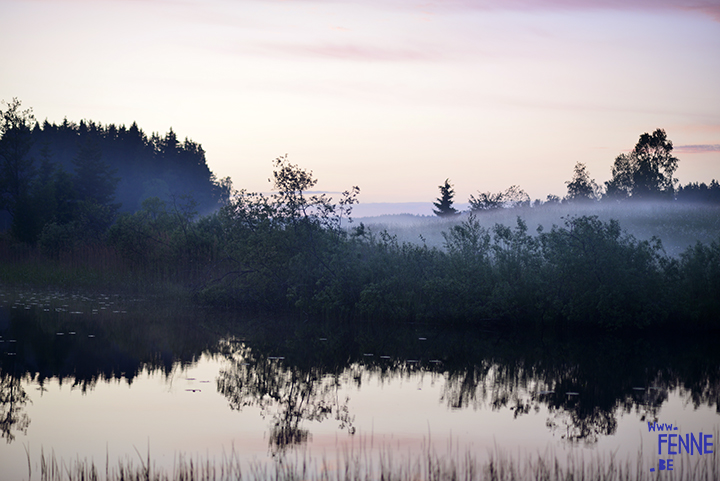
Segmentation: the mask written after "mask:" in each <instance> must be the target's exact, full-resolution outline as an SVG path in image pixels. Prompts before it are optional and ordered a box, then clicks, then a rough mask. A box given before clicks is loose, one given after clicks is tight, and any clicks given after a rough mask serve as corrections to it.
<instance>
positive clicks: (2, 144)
mask: <svg viewBox="0 0 720 481" xmlns="http://www.w3.org/2000/svg"><path fill="white" fill-rule="evenodd" d="M3 104H5V105H6V106H7V108H6V109H5V110H0V162H1V164H0V208H5V209H7V210H8V211H10V212H11V213H13V214H14V211H15V209H16V207H17V206H18V203H19V202H22V201H23V199H24V198H25V197H26V196H27V195H28V191H29V189H30V184H31V183H32V180H33V176H34V175H35V167H34V162H33V159H32V157H31V156H30V149H31V148H32V144H33V141H32V127H33V124H34V122H35V117H34V116H33V113H32V109H26V110H21V109H20V105H21V102H20V100H18V99H17V98H13V99H12V101H10V103H6V102H4V101H3Z"/></svg>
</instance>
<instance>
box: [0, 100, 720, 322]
mask: <svg viewBox="0 0 720 481" xmlns="http://www.w3.org/2000/svg"><path fill="white" fill-rule="evenodd" d="M6 105H7V107H6V108H5V109H4V110H3V111H2V115H0V119H1V123H0V133H2V137H1V138H0V161H1V162H2V164H1V165H0V201H1V202H2V208H3V209H4V210H5V212H7V213H9V214H10V215H11V216H12V225H11V228H10V230H9V231H5V232H3V233H2V234H1V235H0V259H1V260H2V262H0V279H2V280H3V282H13V281H14V282H29V283H33V284H39V285H57V284H60V285H63V286H66V287H67V286H74V285H85V286H87V285H91V286H93V287H98V286H105V287H107V288H109V289H124V290H133V289H134V290H139V291H142V292H144V293H146V292H148V291H155V292H172V293H174V295H177V294H178V293H181V295H185V296H188V297H191V298H192V299H194V300H195V301H196V302H198V303H202V304H208V305H214V306H218V305H220V306H235V307H240V308H243V309H247V310H257V311H270V312H278V311H282V312H291V313H295V314H298V313H299V314H302V315H303V316H305V317H307V316H311V315H312V316H320V317H326V318H331V319H338V320H340V319H350V320H363V319H376V320H381V321H395V322H405V321H421V322H441V323H442V322H459V323H467V322H470V323H477V322H482V323H489V324H491V325H494V326H496V327H497V326H519V325H521V324H527V323H534V324H535V325H541V326H556V327H558V328H560V329H565V328H567V327H569V326H585V327H588V326H592V327H593V328H605V329H638V328H648V327H661V326H664V327H672V328H677V327H678V326H681V327H682V328H683V329H686V328H687V329H720V237H718V235H717V232H720V228H719V227H718V223H719V222H720V221H719V220H718V219H720V216H718V215H717V209H718V207H717V206H709V207H707V208H704V209H697V208H694V207H693V208H684V207H683V206H684V205H685V206H686V205H688V204H685V203H683V202H678V201H681V200H683V198H684V197H685V196H686V198H687V200H692V201H693V202H694V201H702V202H709V201H710V200H708V199H715V198H716V197H713V196H716V195H717V192H718V191H720V186H718V183H717V182H715V181H713V182H711V183H710V186H707V185H705V184H688V185H687V186H685V187H678V186H677V180H676V179H674V178H673V174H674V172H675V170H676V168H677V164H678V159H677V158H675V157H674V156H673V155H672V142H670V141H669V140H668V139H667V136H666V134H665V132H664V131H662V130H661V129H658V130H656V131H655V132H654V133H653V134H652V135H651V134H643V135H641V136H640V140H639V141H638V144H637V145H636V147H635V149H634V150H633V151H632V152H631V153H629V154H622V155H620V156H618V157H617V158H616V160H615V163H614V164H613V166H612V172H613V178H612V179H611V180H610V181H609V182H608V183H606V191H605V192H600V188H599V186H598V185H597V184H596V182H595V181H594V180H592V178H591V177H590V174H589V172H588V171H587V168H586V166H585V165H584V164H582V163H580V162H578V163H576V165H575V166H574V168H573V173H572V178H571V180H570V181H568V182H566V185H567V188H568V194H567V196H566V197H565V198H564V199H563V200H562V201H560V200H559V199H557V198H553V197H548V200H547V202H544V203H543V202H535V203H531V202H530V197H529V196H528V195H527V193H525V192H524V191H523V190H522V189H521V188H520V187H519V186H516V185H514V186H511V187H510V188H508V189H506V190H505V191H503V192H498V193H491V192H478V194H477V196H475V195H473V196H471V197H470V201H471V202H470V206H471V212H470V213H468V214H466V215H463V216H458V215H456V213H457V211H456V209H455V208H454V207H453V203H454V190H453V188H452V184H451V183H450V179H446V180H445V182H444V183H443V184H442V185H440V186H439V190H440V197H439V198H438V199H437V202H436V203H435V207H436V211H435V212H436V214H438V215H439V216H442V217H444V218H430V219H431V220H432V222H429V223H430V224H433V225H432V227H433V228H434V229H435V230H436V231H438V232H436V233H437V235H438V236H441V237H442V239H441V241H440V242H439V243H438V244H432V243H428V242H426V238H425V237H423V236H422V235H419V236H416V238H419V239H420V241H421V242H417V241H416V242H405V241H404V239H399V238H398V237H397V235H395V234H394V233H392V232H391V231H389V230H387V229H380V228H377V227H376V226H371V225H369V224H365V223H360V224H359V225H349V224H348V219H349V216H350V214H351V212H352V208H353V206H354V204H355V203H356V202H357V197H358V195H359V192H360V189H359V188H358V187H356V186H353V187H351V188H350V189H348V190H347V191H345V192H343V194H342V195H341V198H340V200H339V201H337V202H335V201H333V199H332V198H331V197H330V196H328V195H327V194H318V193H313V192H312V191H311V189H312V188H313V187H314V186H315V185H316V183H317V179H316V178H315V177H314V175H313V173H312V172H311V171H308V170H305V169H303V168H302V167H300V166H298V165H296V164H293V163H291V162H290V160H289V158H288V156H287V155H285V156H283V157H278V158H277V159H275V160H274V161H273V164H272V165H273V167H274V172H273V188H274V191H275V192H274V193H272V194H270V195H265V194H259V193H252V192H247V191H245V190H239V191H235V190H233V189H232V184H231V182H230V180H229V179H223V180H221V181H218V180H217V179H216V178H215V176H214V175H213V174H212V172H211V171H210V169H209V168H208V165H207V163H206V160H205V154H204V151H203V149H202V147H201V146H200V144H197V143H195V142H193V141H191V140H188V139H185V140H184V141H182V142H180V141H179V140H178V139H177V136H176V134H175V133H174V132H173V131H172V130H170V131H169V132H168V133H167V134H166V135H165V136H162V137H161V136H159V135H158V134H153V135H151V136H149V137H148V136H147V135H145V134H144V133H143V132H142V130H140V128H139V127H138V126H137V125H136V124H133V125H132V126H130V128H126V127H124V126H120V127H118V126H115V125H112V124H110V125H106V126H103V125H101V124H96V123H94V122H85V121H82V122H80V123H79V124H75V123H71V122H69V121H67V120H65V121H64V122H63V123H62V124H60V125H56V124H51V123H49V122H44V123H43V124H42V125H40V124H39V123H37V122H35V119H34V117H33V114H32V111H30V110H23V109H22V108H21V104H20V102H19V101H18V100H16V99H14V100H13V101H12V102H10V103H9V104H6ZM648 201H653V202H655V204H658V201H660V203H662V204H663V205H665V206H674V209H675V211H677V210H678V209H677V207H682V209H680V212H675V213H672V212H670V213H668V212H669V210H668V209H665V210H660V211H658V210H655V211H651V212H650V215H649V217H648V222H649V223H650V224H652V229H654V230H655V231H657V228H658V227H657V226H658V225H662V226H663V228H665V229H671V231H667V232H674V231H672V229H674V230H675V231H676V230H677V227H678V225H676V224H680V222H679V221H678V219H681V221H682V223H683V225H682V226H688V227H689V228H691V229H694V231H693V232H697V231H701V230H702V231H704V232H710V233H715V234H714V235H713V237H712V238H710V239H707V240H705V239H703V243H701V242H697V240H698V239H695V240H693V241H692V243H691V244H685V245H684V246H680V247H679V248H678V249H677V251H675V252H674V253H672V254H669V253H668V251H667V250H666V249H665V247H664V244H663V242H664V241H665V239H664V238H663V239H660V238H657V237H655V234H651V235H649V236H635V235H633V234H632V233H630V232H628V231H627V230H626V227H625V226H624V225H623V224H622V223H621V221H619V220H618V219H617V218H616V217H614V216H610V217H608V218H601V217H600V215H601V214H602V211H603V210H607V208H610V210H611V212H612V213H613V214H614V213H616V212H618V211H620V210H625V211H631V212H636V211H639V210H641V209H640V208H641V207H642V206H644V205H647V203H648ZM623 205H627V206H631V208H630V209H622V208H620V209H618V208H617V206H623ZM565 206H570V207H573V208H574V209H575V212H573V211H572V209H568V208H565ZM556 209H560V210H563V212H562V216H561V217H560V220H561V221H560V222H557V221H556V220H554V221H553V222H552V223H551V224H546V225H543V223H534V224H532V225H531V224H530V222H529V220H528V219H529V218H530V216H528V215H526V214H527V213H528V212H533V213H536V212H537V213H543V212H552V211H554V210H556ZM581 209H582V210H581ZM505 214H508V215H509V216H510V217H511V218H510V219H500V217H499V216H500V215H505ZM675 214H679V216H677V215H676V216H675V217H672V215H675ZM426 220H427V218H426ZM488 220H490V222H488ZM532 220H533V221H534V220H536V219H532ZM682 226H681V227H682ZM439 231H442V232H439ZM681 234H682V235H683V236H684V237H685V239H687V237H688V236H687V234H684V233H681ZM678 245H680V244H678Z"/></svg>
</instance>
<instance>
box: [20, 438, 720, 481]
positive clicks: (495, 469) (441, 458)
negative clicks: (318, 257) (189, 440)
mask: <svg viewBox="0 0 720 481" xmlns="http://www.w3.org/2000/svg"><path fill="white" fill-rule="evenodd" d="M29 457H30V456H29V454H28V466H29V467H30V465H31V463H30V460H29ZM138 459H139V464H138V463H136V462H134V461H133V459H130V458H126V459H124V460H120V461H118V463H117V465H115V466H110V464H109V461H108V460H106V465H105V467H104V469H102V468H101V467H98V466H97V465H95V463H94V462H93V461H88V460H84V459H80V458H76V459H74V460H71V461H65V460H58V459H57V458H56V457H55V454H54V453H51V455H50V456H45V454H44V453H41V457H40V466H39V471H40V472H39V479H40V480H41V481H126V480H127V481H141V480H142V481H233V480H238V481H239V480H243V479H248V480H253V481H266V480H273V481H295V480H300V479H302V480H318V481H368V480H396V481H416V480H429V481H442V480H458V481H459V480H464V481H471V480H478V481H516V480H529V479H532V480H540V481H543V480H583V481H585V480H587V481H595V480H597V481H601V480H602V481H631V480H634V481H646V480H647V481H651V480H658V479H663V480H670V479H671V480H678V481H714V480H717V479H720V457H718V455H717V451H715V453H714V454H710V455H702V456H694V457H693V456H688V455H684V456H677V457H675V459H674V462H675V464H674V466H675V467H674V470H673V471H662V472H661V471H658V470H655V471H654V472H651V471H650V466H649V465H648V464H646V462H645V461H644V459H645V457H644V455H643V452H642V448H641V449H640V450H638V452H637V454H636V457H635V458H633V457H632V456H628V457H626V458H624V459H620V458H619V457H618V456H617V455H616V453H612V454H610V455H608V456H603V455H594V456H592V457H590V458H589V459H588V458H587V457H585V456H583V455H582V452H579V454H578V451H575V450H573V451H571V452H570V454H568V455H567V457H566V458H562V457H561V456H558V455H557V454H556V453H555V452H554V451H552V450H547V451H546V452H544V453H535V454H522V453H518V454H508V453H507V452H506V451H504V450H501V449H499V448H497V447H496V448H495V449H494V450H493V451H491V452H490V453H488V456H487V459H485V460H484V461H481V459H480V457H479V456H478V455H477V453H475V452H472V451H470V450H465V451H461V450H458V449H453V450H451V451H450V452H448V453H446V454H438V453H437V452H436V451H434V450H433V449H432V448H427V447H426V448H424V449H423V451H422V452H421V453H418V454H415V455H413V454H407V455H401V456H399V457H398V456H397V453H396V452H394V451H393V450H392V449H387V448H380V449H372V447H368V446H367V445H365V444H363V445H360V446H354V447H350V448H345V449H339V450H338V451H337V452H336V456H335V459H334V460H331V459H328V458H327V457H326V456H323V457H320V458H317V457H312V456H311V455H309V454H308V453H298V452H294V454H293V453H281V454H280V455H278V456H277V457H274V458H273V459H272V460H270V461H268V462H260V461H257V460H255V461H251V462H248V463H245V462H243V461H242V460H241V457H240V456H239V455H238V453H236V452H235V451H234V450H233V451H232V452H231V453H230V454H226V455H223V457H222V459H221V460H220V461H219V462H217V461H215V460H211V459H209V458H202V457H195V458H193V457H192V456H185V455H176V456H175V458H174V464H173V467H172V468H171V469H169V470H168V469H162V468H158V467H156V466H155V465H154V464H153V462H152V459H151V456H150V453H149V452H148V454H147V455H146V456H141V455H140V453H138ZM29 471H30V472H29V475H28V479H29V480H32V479H33V476H32V475H33V473H32V470H31V469H29Z"/></svg>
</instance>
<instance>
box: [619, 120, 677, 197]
mask: <svg viewBox="0 0 720 481" xmlns="http://www.w3.org/2000/svg"><path fill="white" fill-rule="evenodd" d="M672 150H673V145H672V142H671V141H670V140H668V138H667V134H666V133H665V131H664V130H663V129H657V130H655V132H653V133H652V135H651V134H648V133H644V134H642V135H641V136H640V139H639V140H638V143H637V144H636V145H635V148H634V149H633V151H632V152H630V153H629V154H620V155H619V156H617V158H616V159H615V163H614V164H613V167H612V179H610V180H609V181H608V182H606V191H607V195H608V197H612V198H620V199H622V198H627V197H632V198H634V199H651V198H660V197H672V196H673V195H674V193H675V184H676V183H677V179H675V178H673V174H674V173H675V170H676V169H677V164H678V159H677V157H675V156H673V155H672Z"/></svg>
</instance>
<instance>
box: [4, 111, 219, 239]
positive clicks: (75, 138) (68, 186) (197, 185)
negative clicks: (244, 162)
mask: <svg viewBox="0 0 720 481" xmlns="http://www.w3.org/2000/svg"><path fill="white" fill-rule="evenodd" d="M1 113H2V115H1V117H0V135H1V137H0V160H1V161H2V164H0V209H2V210H5V211H6V212H8V213H9V215H10V216H11V218H12V221H11V226H10V227H11V231H12V233H13V235H14V236H15V237H16V238H17V239H18V240H20V241H22V242H27V243H31V244H32V243H35V242H37V241H38V240H39V239H40V238H41V236H42V234H43V231H44V232H45V233H46V234H47V235H52V236H57V235H64V236H79V237H85V236H91V237H92V236H95V237H98V236H101V235H102V233H103V232H104V231H105V230H106V229H107V228H108V227H110V225H112V224H113V223H114V222H115V220H116V218H117V215H118V214H119V213H123V212H130V213H132V212H136V211H137V210H138V209H140V208H141V206H142V203H143V201H144V200H146V199H148V198H154V197H156V198H158V199H160V200H161V201H163V202H166V203H170V204H172V203H177V202H178V201H179V199H181V198H184V199H186V200H187V199H192V203H193V205H194V208H195V209H196V210H197V211H198V212H201V213H208V212H212V211H215V210H217V209H218V208H219V207H220V205H222V204H223V203H226V202H227V200H228V198H229V195H230V191H231V184H230V179H229V178H226V179H222V180H218V179H217V178H216V177H215V175H214V174H213V173H212V172H211V171H210V168H209V167H208V165H207V162H206V159H205V151H204V150H203V148H202V146H201V145H200V144H198V143H196V142H193V141H192V140H189V139H187V138H186V139H185V140H183V141H180V140H179V139H178V138H177V135H176V134H175V132H174V131H173V130H172V128H171V129H170V130H169V131H168V132H167V133H166V134H165V135H164V136H160V135H159V134H157V133H153V134H152V135H150V136H148V135H146V134H145V133H144V132H143V131H142V129H140V128H139V127H138V125H137V124H135V123H133V124H132V125H131V126H130V127H125V126H124V125H120V126H116V125H114V124H108V125H102V124H99V123H95V122H93V121H84V120H82V121H80V122H79V123H74V122H70V121H68V120H67V119H65V120H64V121H63V122H62V123H61V124H55V123H50V122H48V121H47V120H46V121H44V122H42V123H39V122H37V121H36V120H35V117H34V115H33V113H32V110H31V109H25V110H23V109H22V107H21V102H20V100H18V99H13V100H12V101H11V102H9V103H6V104H5V108H4V109H2V112H1Z"/></svg>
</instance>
